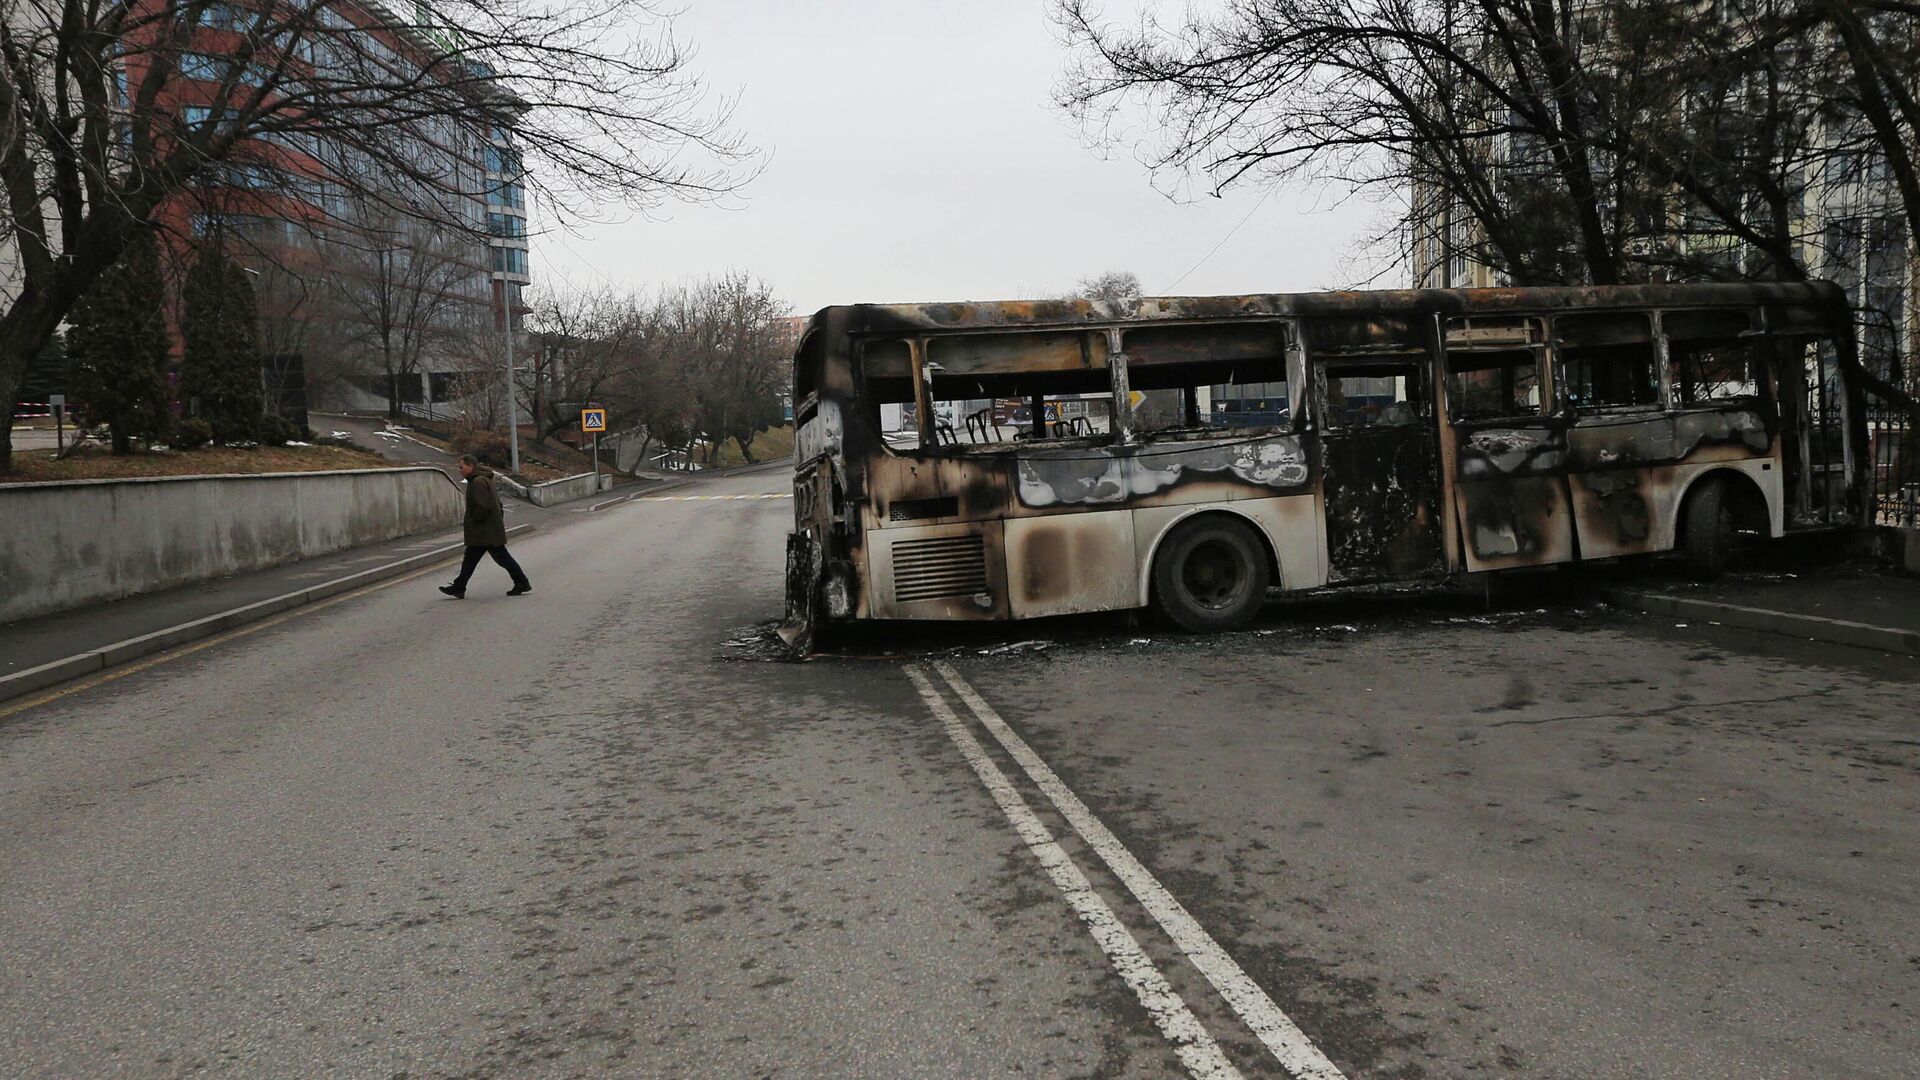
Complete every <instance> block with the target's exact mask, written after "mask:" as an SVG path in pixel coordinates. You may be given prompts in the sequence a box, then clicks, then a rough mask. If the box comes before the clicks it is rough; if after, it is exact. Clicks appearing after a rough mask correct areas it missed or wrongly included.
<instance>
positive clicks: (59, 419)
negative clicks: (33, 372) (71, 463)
mask: <svg viewBox="0 0 1920 1080" xmlns="http://www.w3.org/2000/svg"><path fill="white" fill-rule="evenodd" d="M47 404H49V405H52V406H53V444H54V449H56V450H58V451H59V453H57V454H55V455H54V456H55V457H65V456H66V453H67V395H65V394H48V395H47Z"/></svg>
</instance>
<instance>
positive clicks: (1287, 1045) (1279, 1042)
mask: <svg viewBox="0 0 1920 1080" xmlns="http://www.w3.org/2000/svg"><path fill="white" fill-rule="evenodd" d="M933 667H934V670H936V671H938V672H939V673H940V676H941V678H943V679H945V680H946V681H947V685H948V686H950V687H952V688H953V692H954V693H955V694H957V695H959V697H960V700H961V701H964V702H966V705H967V708H968V709H969V710H971V711H972V713H973V715H974V716H975V717H976V718H977V719H979V721H980V723H981V725H982V726H983V727H985V728H986V729H987V730H988V731H989V732H991V733H992V734H993V737H994V738H995V739H997V740H999V743H1000V745H1001V746H1003V747H1005V748H1006V751H1007V753H1008V754H1010V755H1012V757H1013V759H1014V760H1015V761H1017V762H1019V763H1020V767H1021V768H1022V769H1025V770H1026V773H1027V775H1028V776H1030V777H1032V778H1033V782H1034V783H1035V784H1036V785H1038V786H1039V788H1040V790H1041V791H1043V792H1045V793H1046V796H1047V798H1048V799H1050V800H1052V802H1053V805H1054V806H1055V808H1057V809H1058V810H1059V811H1060V814H1061V816H1062V817H1064V818H1066V819H1067V822H1068V823H1069V824H1071V825H1072V826H1073V828H1074V830H1075V831H1076V832H1078V833H1079V834H1080V837H1081V839H1083V840H1085V841H1086V842H1087V845H1088V846H1089V847H1091V848H1093V850H1094V851H1095V852H1097V853H1098V854H1099V856H1100V858H1101V859H1102V860H1103V861H1105V862H1106V864H1107V867H1108V869H1110V870H1112V871H1113V873H1114V876H1115V877H1118V878H1119V879H1120V880H1121V881H1122V882H1123V883H1124V884H1125V885H1126V886H1127V889H1128V890H1129V891H1130V892H1132V893H1133V895H1134V898H1135V899H1136V900H1138V901H1140V906H1141V907H1144V908H1146V909H1147V912H1148V914H1150V915H1152V916H1153V918H1154V921H1155V922H1157V923H1159V924H1160V928H1161V929H1162V930H1165V931H1166V932H1167V936H1168V937H1170V938H1172V939H1173V942H1174V944H1175V945H1177V946H1179V947H1180V951H1181V952H1183V953H1185V954H1187V958H1188V959H1189V960H1191V961H1193V966H1194V967H1196V968H1198V969H1199V970H1200V973H1201V974H1203V975H1205V976H1206V977H1207V981H1208V982H1210V983H1212V984H1213V987H1214V989H1216V990H1218V991H1220V996H1221V997H1223V998H1225V999H1226V1001H1227V1004H1228V1005H1229V1006H1231V1007H1232V1009H1233V1011H1234V1012H1236V1013H1238V1014H1239V1016H1240V1019H1241V1020H1244V1021H1245V1022H1246V1024H1247V1027H1249V1028H1251V1029H1252V1030H1253V1033H1254V1035H1255V1036H1257V1037H1258V1038H1259V1039H1260V1041H1261V1042H1262V1043H1264V1044H1265V1045H1266V1047H1267V1049H1268V1050H1269V1051H1271V1052H1272V1053H1273V1056H1274V1057H1275V1058H1276V1059H1277V1060H1278V1061H1279V1062H1280V1065H1281V1067H1282V1068H1284V1069H1286V1070H1287V1071H1288V1072H1289V1073H1292V1074H1293V1075H1294V1076H1295V1077H1296V1078H1298V1080H1341V1077H1342V1074H1341V1072H1340V1070H1339V1069H1338V1068H1336V1067H1335V1066H1334V1064H1333V1062H1331V1061H1329V1060H1327V1057H1326V1055H1325V1054H1322V1053H1321V1052H1320V1050H1319V1048H1317V1047H1315V1046H1314V1045H1313V1040H1311V1039H1309V1038H1307V1035H1306V1032H1303V1031H1301V1030H1300V1028H1299V1027H1298V1026H1297V1025H1296V1024H1294V1022H1293V1021H1292V1020H1290V1019H1288V1017H1287V1014H1286V1013H1284V1012H1282V1011H1280V1007H1279V1006H1278V1005H1275V1004H1274V1003H1273V999H1272V998H1270V997H1268V996H1267V992H1266V991H1265V990H1262V989H1260V984H1259V983H1256V982H1254V981H1253V979H1252V978H1251V977H1249V976H1248V975H1247V973H1246V972H1245V971H1243V970H1241V968H1240V965H1239V964H1237V963H1234V960H1233V957H1231V956H1228V955H1227V951H1226V950H1225V949H1223V948H1221V947H1220V943H1219V942H1217V941H1215V940H1214V939H1213V936H1212V935H1210V934H1208V933H1207V932H1206V931H1205V930H1204V929H1202V928H1201V926H1200V923H1199V922H1198V921H1196V920H1195V919H1194V917H1193V916H1192V915H1190V914H1188V912H1187V909H1186V908H1185V907H1184V906H1182V905H1181V903H1180V901H1178V900H1176V899H1174V896H1173V894H1172V893H1170V892H1168V891H1167V890H1166V888H1165V887H1164V886H1162V885H1161V884H1160V882H1159V880H1158V879H1156V878H1155V877H1154V876H1153V875H1152V874H1151V873H1149V872H1148V871H1147V868H1146V867H1145V866H1142V865H1141V864H1140V860H1138V859H1136V858H1134V857H1133V853H1132V852H1130V851H1128V850H1127V849H1126V846H1125V845H1124V844H1122V843H1120V840H1119V838H1118V837H1116V836H1114V835H1113V833H1112V832H1111V831H1109V830H1108V829H1107V827H1106V826H1105V825H1103V824H1101V822H1100V819H1099V818H1097V817H1095V816H1094V815H1093V811H1091V810H1088V809H1087V805H1086V804H1085V803H1083V802H1081V801H1080V797H1079V796H1078V795H1075V794H1074V793H1073V790H1072V789H1071V788H1069V787H1067V785H1066V784H1065V783H1063V782H1062V781H1061V779H1060V777H1059V776H1057V775H1055V774H1054V771H1053V770H1052V769H1051V768H1049V767H1048V766H1047V763H1046V762H1044V761H1042V760H1040V755H1038V754H1036V753H1034V752H1033V748H1032V747H1030V746H1028V745H1027V744H1026V741H1025V740H1024V739H1022V738H1020V736H1019V735H1018V734H1016V733H1015V732H1014V730H1013V729H1012V728H1011V727H1008V726H1007V722H1006V721H1005V720H1002V719H1001V718H1000V714H999V713H997V712H995V711H994V710H993V706H991V705H988V704H987V702H986V699H984V698H982V697H981V696H980V695H979V693H978V692H976V691H975V690H974V689H973V687H972V686H969V685H968V684H967V682H966V680H964V679H962V678H961V677H960V674H959V672H956V671H954V670H953V667H952V665H950V664H948V663H946V662H945V661H943V660H940V661H935V662H934V664H933Z"/></svg>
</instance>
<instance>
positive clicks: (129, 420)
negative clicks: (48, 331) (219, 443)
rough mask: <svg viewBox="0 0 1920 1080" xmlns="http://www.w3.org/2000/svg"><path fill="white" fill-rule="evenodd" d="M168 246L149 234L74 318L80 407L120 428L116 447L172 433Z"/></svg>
mask: <svg viewBox="0 0 1920 1080" xmlns="http://www.w3.org/2000/svg"><path fill="white" fill-rule="evenodd" d="M162 288H163V286H162V283H161V280H160V250H159V245H158V244H157V243H156V242H155V240H154V237H153V234H152V233H148V232H142V233H141V234H140V235H139V236H137V237H135V238H134V239H133V240H132V241H130V242H129V243H128V244H127V246H126V248H125V250H123V251H122V252H121V253H120V258H119V259H118V260H117V261H115V262H114V263H113V265H111V266H109V267H108V268H107V269H106V270H105V271H104V272H103V273H101V275H100V276H99V277H98V278H96V279H94V283H93V285H92V287H90V288H89V289H88V290H87V291H86V292H85V293H83V294H82V295H81V296H80V299H79V300H78V301H77V302H76V303H75V304H74V307H73V313H72V315H71V316H69V320H68V321H69V322H70V323H71V325H72V330H71V331H70V332H69V333H68V335H67V358H68V370H69V373H70V375H71V378H72V386H73V395H74V398H75V401H76V403H77V404H81V405H84V406H85V407H86V410H87V415H88V417H89V418H91V419H92V420H93V421H94V422H96V423H104V424H106V425H107V426H108V428H109V429H111V430H112V432H113V452H114V453H115V454H128V453H131V452H132V451H133V442H134V440H135V439H142V440H144V439H152V438H156V437H158V436H160V435H161V434H163V433H165V432H166V430H167V427H168V421H169V420H170V417H169V415H168V410H167V399H168V394H167V378H166V368H167V329H166V322H165V320H164V319H163V317H162V315H161V304H162V303H163V302H164V294H163V293H162V291H161V290H162Z"/></svg>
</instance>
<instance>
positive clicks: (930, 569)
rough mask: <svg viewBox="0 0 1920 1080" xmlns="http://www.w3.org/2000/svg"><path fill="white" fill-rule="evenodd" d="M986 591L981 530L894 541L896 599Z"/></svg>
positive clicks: (905, 601)
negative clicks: (965, 534) (965, 533)
mask: <svg viewBox="0 0 1920 1080" xmlns="http://www.w3.org/2000/svg"><path fill="white" fill-rule="evenodd" d="M986 591H987V546H986V542H985V541H984V540H983V539H981V537H980V535H979V534H978V533H975V534H973V535H970V536H936V537H929V538H928V539H925V540H902V541H900V542H899V543H897V544H895V545H893V601H894V603H896V604H911V603H913V602H914V601H916V600H939V599H942V598H944V597H950V596H972V595H974V594H976V593H983V592H986Z"/></svg>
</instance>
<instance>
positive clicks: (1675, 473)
mask: <svg viewBox="0 0 1920 1080" xmlns="http://www.w3.org/2000/svg"><path fill="white" fill-rule="evenodd" d="M1773 452H1774V436H1773V433H1772V432H1771V431H1769V429H1768V425H1767V423H1766V421H1765V420H1764V418H1763V417H1762V415H1761V413H1760V412H1758V411H1757V410H1752V409H1740V410H1732V411H1726V412H1686V413H1654V414H1647V413H1641V414H1632V413H1618V414H1600V415H1592V416H1583V417H1581V418H1580V419H1579V420H1578V421H1576V423H1575V425H1574V427H1573V430H1572V431H1570V432H1569V433H1568V438H1567V467H1568V472H1569V479H1570V481H1571V486H1570V490H1571V494H1572V498H1573V512H1574V522H1575V527H1576V528H1577V529H1578V530H1579V537H1580V557H1581V558H1583V559H1604V558H1613V557H1616V556H1620V555H1641V554H1648V553H1651V552H1654V551H1657V550H1660V548H1661V546H1662V540H1661V538H1662V537H1663V536H1665V537H1671V536H1672V535H1674V529H1673V523H1672V521H1671V518H1672V517H1673V515H1675V514H1677V513H1678V511H1679V504H1680V496H1681V491H1680V484H1681V483H1682V482H1683V476H1682V473H1681V471H1680V470H1678V469H1677V468H1676V466H1679V465H1698V464H1703V463H1711V462H1723V461H1744V460H1747V459H1750V458H1753V457H1756V456H1768V455H1772V454H1773ZM1663 526H1664V527H1663Z"/></svg>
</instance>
